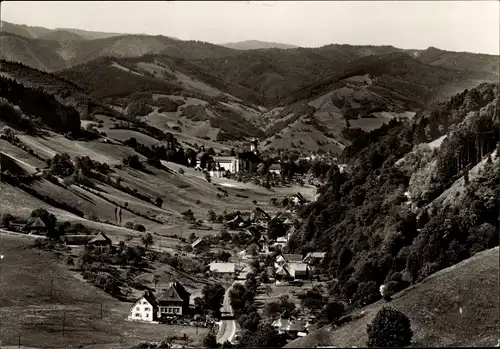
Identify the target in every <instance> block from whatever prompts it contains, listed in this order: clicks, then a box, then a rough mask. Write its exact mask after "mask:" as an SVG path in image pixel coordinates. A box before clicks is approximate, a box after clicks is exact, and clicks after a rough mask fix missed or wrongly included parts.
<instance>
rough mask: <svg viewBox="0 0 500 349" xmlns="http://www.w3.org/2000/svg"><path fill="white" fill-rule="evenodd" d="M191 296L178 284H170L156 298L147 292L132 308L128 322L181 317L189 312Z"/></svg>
mask: <svg viewBox="0 0 500 349" xmlns="http://www.w3.org/2000/svg"><path fill="white" fill-rule="evenodd" d="M190 296H191V294H190V293H189V292H188V291H187V290H186V289H185V288H184V286H182V285H181V284H180V283H179V282H177V281H174V282H171V283H170V285H169V288H168V289H167V290H166V291H165V292H164V293H163V294H161V295H160V296H159V297H158V298H157V297H155V295H154V294H153V293H152V292H151V291H147V292H145V293H144V295H143V296H142V297H141V298H139V299H138V300H137V301H136V302H135V303H134V305H133V306H132V308H131V309H130V314H129V316H128V320H134V321H148V322H152V321H158V320H159V319H160V318H161V317H162V316H182V315H183V314H186V313H187V312H188V311H189V298H190Z"/></svg>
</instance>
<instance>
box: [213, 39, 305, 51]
mask: <svg viewBox="0 0 500 349" xmlns="http://www.w3.org/2000/svg"><path fill="white" fill-rule="evenodd" d="M221 46H225V47H229V48H232V49H234V50H258V49H268V48H279V49H283V50H286V49H289V48H297V47H298V46H294V45H288V44H281V43H277V42H267V41H259V40H246V41H238V42H229V43H227V44H221Z"/></svg>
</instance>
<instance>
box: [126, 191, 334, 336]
mask: <svg viewBox="0 0 500 349" xmlns="http://www.w3.org/2000/svg"><path fill="white" fill-rule="evenodd" d="M306 202H307V200H306V199H305V198H304V197H303V196H302V195H301V194H300V193H298V194H296V195H294V196H291V197H287V198H284V199H283V200H282V201H281V202H278V203H277V205H278V206H280V207H281V208H283V211H281V212H279V213H277V214H275V215H273V216H271V215H269V214H268V213H266V212H265V211H264V210H263V209H261V208H259V207H256V208H255V209H254V210H253V211H252V212H236V213H235V216H234V218H232V219H229V220H227V221H225V222H224V223H223V224H221V227H222V230H221V233H220V235H219V237H224V235H226V234H229V236H233V237H234V236H238V238H239V239H240V240H243V241H244V242H243V244H241V245H240V246H241V249H240V250H239V251H238V252H237V253H234V254H232V255H229V253H227V254H223V253H214V252H216V250H217V249H218V247H219V244H218V243H217V242H214V239H213V238H212V236H207V235H205V236H204V237H199V238H196V239H195V240H194V241H192V242H191V243H190V244H189V245H188V246H187V248H186V249H185V250H188V251H191V252H190V253H184V254H186V256H187V257H193V258H200V259H206V258H207V257H208V256H213V255H214V254H215V258H213V259H212V260H207V262H208V261H210V262H209V263H208V265H206V270H205V272H204V275H205V276H207V277H213V278H215V279H219V280H224V283H225V284H228V285H234V284H237V283H240V284H241V283H244V282H245V281H246V280H247V277H248V275H252V276H253V277H255V275H256V273H257V272H260V274H258V275H257V279H258V280H259V282H260V286H259V289H258V296H257V297H256V299H259V298H260V300H261V303H262V312H264V305H265V304H266V303H269V301H270V300H272V299H274V300H276V299H281V298H283V297H287V298H288V297H295V298H297V297H296V296H295V295H292V294H291V293H297V294H298V293H300V292H304V290H306V289H307V286H306V287H305V288H304V287H302V286H303V285H304V284H306V283H308V284H309V285H310V287H309V288H312V286H311V285H313V284H314V285H319V284H321V281H322V280H324V278H323V273H322V269H321V268H320V264H321V261H322V260H323V258H324V257H325V254H326V253H324V252H310V253H307V254H306V255H304V256H302V255H299V254H288V253H285V252H286V249H287V243H288V240H289V239H290V238H291V237H292V236H293V234H294V233H295V232H296V228H297V226H298V224H299V223H300V221H299V220H298V218H297V217H296V215H295V206H300V205H303V204H305V203H306ZM283 206H284V207H283ZM270 230H271V231H272V232H270ZM277 231H279V232H278V233H276V232H277ZM273 234H275V235H273ZM276 234H277V235H276ZM226 236H227V235H226ZM193 238H194V237H193ZM217 255H218V256H222V257H223V258H220V259H217ZM230 289H231V286H229V287H228V288H227V289H226V290H225V296H224V297H225V299H224V302H223V306H222V307H221V310H220V313H219V318H217V317H214V316H213V315H214V314H210V315H208V316H205V317H204V318H202V317H201V316H199V314H196V310H195V308H196V306H197V304H196V302H197V301H196V298H195V297H194V296H193V294H191V293H190V292H188V291H187V290H186V288H185V287H184V286H183V285H182V283H181V282H180V281H178V280H172V281H171V282H170V283H169V285H168V287H167V288H166V289H164V290H163V291H161V292H157V293H153V292H150V291H146V292H145V293H144V294H143V295H142V296H141V297H140V298H138V299H137V300H136V301H135V303H134V304H133V306H132V307H131V310H130V315H129V317H128V318H127V320H129V321H143V322H151V323H165V324H173V323H175V324H183V323H184V324H186V325H193V323H194V322H196V324H197V325H198V326H209V327H211V326H214V325H218V328H217V329H215V332H216V333H217V341H218V342H220V343H221V344H222V343H223V342H226V341H228V342H230V343H232V344H235V343H237V342H238V338H239V334H238V331H234V330H233V333H230V332H231V331H232V330H231V329H230V327H231V326H234V325H236V323H235V324H230V322H234V313H233V311H232V309H231V306H230V304H229V303H230V302H229V301H228V300H227V299H228V298H229V291H230ZM266 294H267V295H266ZM269 294H274V296H273V297H271V296H269ZM307 313H309V312H308V311H307V310H306V309H301V311H298V312H295V313H294V315H293V316H292V315H290V314H289V313H288V312H286V311H285V312H282V313H279V314H273V315H275V316H274V317H273V318H272V319H268V320H269V321H271V323H272V326H273V327H275V328H276V330H277V331H278V333H280V334H285V335H287V337H288V338H289V339H294V338H297V337H299V336H305V335H306V334H307V333H308V332H309V330H310V329H311V326H313V327H314V324H315V322H316V321H315V317H314V316H313V315H312V316H310V314H307ZM200 320H201V321H200ZM224 322H226V324H224V325H223V323H224ZM236 327H238V326H237V325H236ZM226 332H228V333H226Z"/></svg>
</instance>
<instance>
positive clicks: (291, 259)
mask: <svg viewBox="0 0 500 349" xmlns="http://www.w3.org/2000/svg"><path fill="white" fill-rule="evenodd" d="M300 262H302V255H300V254H292V253H280V254H279V255H277V256H276V259H275V260H274V268H275V269H278V268H279V267H281V266H283V265H285V264H286V263H300Z"/></svg>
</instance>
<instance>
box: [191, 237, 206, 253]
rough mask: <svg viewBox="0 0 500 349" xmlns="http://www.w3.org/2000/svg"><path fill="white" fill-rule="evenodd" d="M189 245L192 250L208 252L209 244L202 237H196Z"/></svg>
mask: <svg viewBox="0 0 500 349" xmlns="http://www.w3.org/2000/svg"><path fill="white" fill-rule="evenodd" d="M191 247H192V248H193V250H196V249H197V250H200V251H201V252H208V251H209V250H210V245H209V244H208V242H207V241H205V239H203V238H198V239H196V240H195V241H194V242H193V243H192V244H191Z"/></svg>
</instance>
